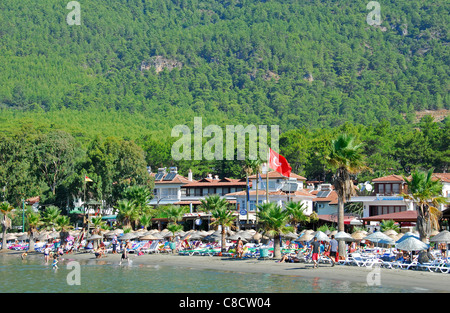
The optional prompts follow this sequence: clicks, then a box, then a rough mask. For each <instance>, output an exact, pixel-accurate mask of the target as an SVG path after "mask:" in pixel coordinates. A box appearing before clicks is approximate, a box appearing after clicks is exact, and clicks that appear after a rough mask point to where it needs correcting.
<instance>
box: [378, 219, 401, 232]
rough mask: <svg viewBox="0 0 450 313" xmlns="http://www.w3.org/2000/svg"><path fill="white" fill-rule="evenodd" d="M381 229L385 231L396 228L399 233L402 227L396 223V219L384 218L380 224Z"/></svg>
mask: <svg viewBox="0 0 450 313" xmlns="http://www.w3.org/2000/svg"><path fill="white" fill-rule="evenodd" d="M380 230H381V231H383V232H384V231H387V230H395V231H396V232H397V233H399V232H400V227H399V226H398V224H396V223H395V221H394V220H387V221H385V220H382V221H381V224H380Z"/></svg>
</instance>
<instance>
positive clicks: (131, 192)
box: [124, 185, 152, 215]
mask: <svg viewBox="0 0 450 313" xmlns="http://www.w3.org/2000/svg"><path fill="white" fill-rule="evenodd" d="M124 198H125V199H128V200H129V201H131V202H132V203H133V204H134V206H135V208H136V210H137V211H138V213H139V215H142V214H145V213H147V212H148V208H149V205H148V203H149V202H150V200H151V199H152V193H151V191H150V189H148V188H147V187H145V186H140V185H135V186H130V187H128V188H127V189H126V190H125V195H124Z"/></svg>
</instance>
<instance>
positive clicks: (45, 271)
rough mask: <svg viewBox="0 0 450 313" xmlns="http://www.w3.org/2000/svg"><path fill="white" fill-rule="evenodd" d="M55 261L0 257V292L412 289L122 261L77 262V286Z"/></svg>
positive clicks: (66, 271)
mask: <svg viewBox="0 0 450 313" xmlns="http://www.w3.org/2000/svg"><path fill="white" fill-rule="evenodd" d="M68 262H69V261H68V260H61V261H60V262H59V264H58V266H59V269H57V270H55V269H52V267H51V262H49V264H45V263H44V261H43V260H42V259H41V258H37V257H29V258H28V259H26V260H21V259H20V256H17V257H5V256H0V292H9V293H16V292H22V293H25V292H43V293H47V292H50V293H52V292H61V293H78V292H83V293H85V292H100V293H126V292H133V293H139V292H146V293H174V292H176V293H186V292H194V293H212V292H214V293H260V292H263V293H264V292H267V293H292V292H294V293H299V292H318V293H320V292H340V293H342V292H365V293H368V292H369V293H372V292H374V293H380V292H382V293H384V292H414V290H413V289H403V288H393V287H386V286H370V287H369V286H367V285H366V284H358V283H350V282H347V281H332V280H324V279H306V278H302V277H297V276H282V275H274V274H252V273H235V272H222V271H214V270H198V269H186V268H182V267H169V266H160V265H151V266H150V265H134V264H133V263H131V264H130V265H122V266H119V265H118V264H117V263H113V262H108V261H103V262H102V261H97V260H92V261H81V262H80V265H81V271H80V272H81V279H80V283H81V284H80V285H69V284H68V283H67V277H68V275H70V273H71V272H72V268H69V269H68V268H67V263H68Z"/></svg>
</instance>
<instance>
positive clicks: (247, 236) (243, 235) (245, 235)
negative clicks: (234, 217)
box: [235, 230, 253, 241]
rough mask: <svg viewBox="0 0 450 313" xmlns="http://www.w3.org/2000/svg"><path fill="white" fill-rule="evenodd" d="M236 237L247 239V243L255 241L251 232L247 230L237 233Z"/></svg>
mask: <svg viewBox="0 0 450 313" xmlns="http://www.w3.org/2000/svg"><path fill="white" fill-rule="evenodd" d="M235 235H237V236H238V237H241V238H245V239H247V241H249V240H252V239H253V234H251V233H250V232H248V231H246V230H241V231H239V232H237V233H236V234H235Z"/></svg>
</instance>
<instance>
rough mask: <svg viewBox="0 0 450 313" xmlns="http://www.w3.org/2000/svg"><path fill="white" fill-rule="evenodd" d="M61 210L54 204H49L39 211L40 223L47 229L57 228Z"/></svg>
mask: <svg viewBox="0 0 450 313" xmlns="http://www.w3.org/2000/svg"><path fill="white" fill-rule="evenodd" d="M60 214H61V210H60V209H59V208H58V207H56V206H54V205H49V206H47V207H46V208H45V210H44V211H42V212H41V221H42V225H43V226H44V228H45V229H47V230H52V229H54V228H55V229H56V228H57V220H58V218H59V217H60Z"/></svg>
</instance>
